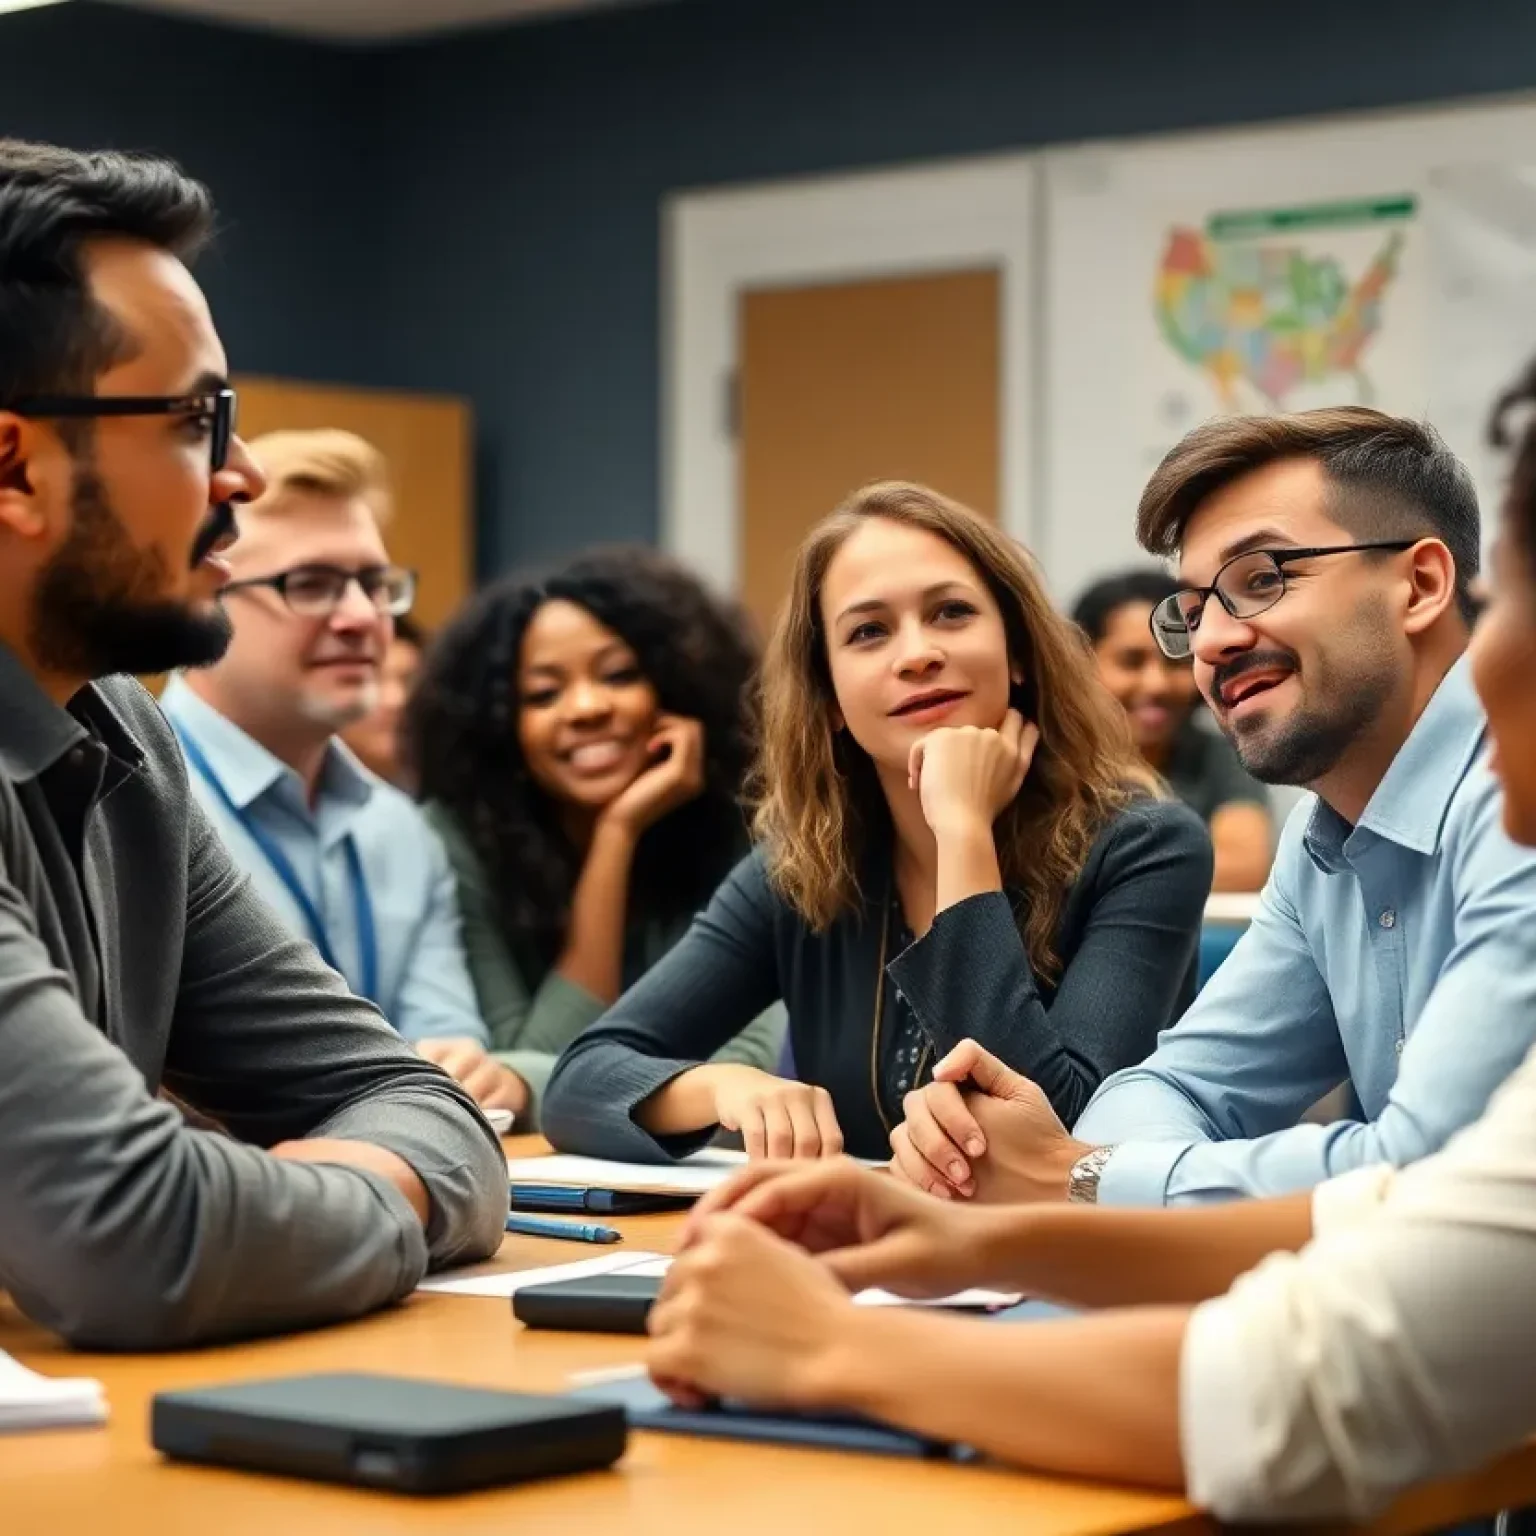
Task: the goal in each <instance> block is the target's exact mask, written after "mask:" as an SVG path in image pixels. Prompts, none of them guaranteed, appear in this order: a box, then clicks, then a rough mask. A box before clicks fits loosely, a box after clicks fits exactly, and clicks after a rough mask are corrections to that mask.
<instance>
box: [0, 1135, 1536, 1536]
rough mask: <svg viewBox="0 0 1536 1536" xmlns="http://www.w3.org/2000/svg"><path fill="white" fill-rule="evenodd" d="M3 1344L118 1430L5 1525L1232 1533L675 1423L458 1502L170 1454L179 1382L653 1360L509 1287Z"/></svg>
mask: <svg viewBox="0 0 1536 1536" xmlns="http://www.w3.org/2000/svg"><path fill="white" fill-rule="evenodd" d="M507 1146H508V1151H509V1153H512V1154H513V1155H519V1156H528V1155H531V1154H532V1153H534V1152H537V1151H539V1150H542V1143H539V1142H536V1141H534V1140H532V1139H531V1138H517V1139H512V1140H509V1141H508V1143H507ZM679 1224H680V1223H679V1218H677V1217H665V1216H656V1217H644V1218H638V1219H631V1220H628V1221H624V1222H622V1223H620V1225H622V1226H623V1228H624V1231H625V1237H626V1241H627V1242H628V1243H629V1244H630V1245H631V1246H632V1247H633V1248H635V1249H636V1250H642V1249H652V1250H659V1251H669V1250H670V1249H671V1248H672V1246H673V1244H674V1242H675V1239H676V1235H677V1232H678V1228H679ZM583 1256H584V1254H583V1250H582V1249H581V1248H580V1247H579V1246H578V1245H576V1244H572V1243H565V1242H558V1241H551V1240H536V1239H530V1238H523V1237H508V1238H507V1239H506V1241H505V1242H504V1244H503V1245H502V1249H501V1252H500V1254H499V1255H498V1257H497V1258H496V1259H495V1260H493V1261H492V1267H497V1268H502V1269H511V1270H516V1269H526V1268H531V1267H535V1266H539V1265H546V1264H560V1263H569V1262H571V1261H572V1260H573V1259H577V1258H581V1257H583ZM999 1326H1006V1325H999ZM1015 1326H1028V1325H1022V1324H1021V1325H1015ZM0 1349H5V1350H8V1351H9V1352H10V1353H12V1354H13V1355H15V1356H17V1357H18V1358H19V1359H20V1360H22V1361H23V1363H25V1364H27V1365H30V1366H32V1367H33V1368H34V1369H36V1370H39V1371H42V1372H44V1373H46V1374H48V1375H52V1376H81V1375H84V1376H94V1377H97V1378H99V1379H100V1380H101V1381H102V1382H104V1383H105V1386H106V1392H107V1399H108V1402H109V1404H110V1408H111V1422H110V1423H109V1425H108V1426H107V1427H106V1428H104V1429H83V1430H56V1431H47V1432H39V1433H26V1434H19V1435H14V1436H10V1437H5V1436H0V1531H3V1532H5V1536H33V1533H42V1536H66V1533H74V1532H76V1531H80V1532H86V1531H90V1532H101V1533H111V1536H148V1533H155V1536H179V1533H183V1532H186V1533H193V1532H195V1533H197V1536H214V1533H216V1536H274V1533H280V1536H309V1533H315V1536H320V1533H323V1536H364V1533H366V1536H390V1533H394V1532H415V1531H433V1532H447V1531H451V1532H456V1533H457V1532H465V1533H469V1532H485V1533H487V1536H489V1533H492V1532H495V1533H498V1536H503V1533H507V1532H516V1533H518V1536H539V1533H544V1532H559V1533H562V1536H569V1533H571V1532H574V1531H582V1532H614V1533H620V1532H622V1533H625V1536H646V1533H655V1536H693V1533H703V1532H709V1533H711V1536H757V1533H763V1536H785V1533H786V1532H795V1533H806V1536H810V1533H814V1532H818V1531H823V1530H826V1531H832V1530H836V1531H846V1530H848V1529H850V1528H852V1527H862V1528H863V1529H866V1530H869V1531H879V1532H882V1533H884V1532H906V1531H929V1532H946V1533H948V1532H955V1533H965V1536H969V1533H972V1532H977V1533H981V1532H992V1531H1006V1532H1009V1533H1028V1536H1098V1533H1122V1532H1123V1533H1133V1532H1134V1533H1139V1532H1157V1533H1163V1536H1174V1533H1185V1532H1191V1533H1192V1532H1197V1531H1198V1532H1205V1531H1210V1530H1212V1529H1213V1526H1212V1523H1211V1522H1210V1521H1209V1520H1207V1519H1206V1518H1205V1517H1204V1516H1203V1515H1201V1514H1199V1513H1198V1512H1197V1511H1196V1510H1195V1509H1193V1508H1192V1507H1191V1506H1190V1505H1189V1504H1188V1503H1186V1502H1185V1501H1184V1500H1183V1499H1181V1498H1177V1497H1173V1496H1170V1495H1168V1494H1159V1493H1147V1492H1142V1491H1138V1490H1135V1489H1125V1488H1116V1487H1110V1486H1107V1485H1099V1484H1092V1483H1079V1482H1072V1481H1068V1480H1066V1479H1061V1478H1051V1477H1036V1476H1031V1475H1029V1474H1026V1473H1019V1472H1011V1471H1005V1470H1002V1469H992V1468H978V1467H954V1466H947V1465H939V1464H928V1463H919V1462H911V1461H904V1460H899V1459H888V1458H883V1457H862V1456H857V1455H851V1454H848V1455H844V1454H842V1453H837V1452H828V1451H813V1450H796V1449H790V1448H785V1447H771V1446H750V1445H743V1444H733V1443H729V1442H724V1441H703V1440H686V1439H682V1438H679V1437H672V1436H665V1435H647V1434H641V1435H636V1436H632V1438H631V1442H630V1449H629V1452H628V1454H627V1455H626V1456H625V1458H624V1460H623V1461H622V1462H621V1463H620V1464H619V1467H618V1468H617V1470H615V1471H612V1472H604V1473H592V1474H587V1475H584V1476H581V1477H573V1478H565V1479H558V1480H555V1481H551V1482H545V1483H533V1484H528V1485H526V1486H523V1487H513V1488H508V1489H504V1490H498V1491H492V1492H488V1493H479V1494H470V1495H466V1496H462V1497H455V1498H450V1499H443V1500H426V1499H412V1498H407V1497H401V1496H398V1495H388V1494H381V1493H374V1492H367V1491H361V1490H353V1489H346V1488H330V1487H326V1486H323V1485H320V1484H308V1483H302V1482H294V1481H286V1480H281V1479H276V1478H265V1477H255V1476H249V1475H246V1474H241V1473H235V1472H223V1471H212V1470H207V1469H203V1468H196V1467H186V1466H176V1465H171V1464H168V1463H164V1462H162V1461H161V1460H160V1458H159V1457H158V1456H157V1455H156V1454H155V1452H154V1451H152V1450H151V1449H150V1445H149V1435H148V1416H149V1399H150V1397H151V1395H152V1394H153V1393H155V1392H156V1391H159V1390H161V1389H164V1388H169V1387H189V1386H197V1385H205V1384H209V1383H214V1382H219V1381H226V1380H236V1379H241V1378H247V1377H261V1376H280V1375H287V1374H293V1373H299V1372H308V1371H338V1370H340V1371H346V1370H368V1371H384V1372H391V1373H394V1374H398V1375H404V1376H420V1377H431V1378H437V1379H441V1380H445V1381H453V1382H460V1383H464V1384H467V1385H480V1386H491V1387H507V1388H522V1389H527V1390H533V1391H558V1390H561V1389H563V1388H564V1387H565V1386H566V1385H567V1384H568V1379H569V1377H570V1375H571V1373H572V1372H573V1371H581V1370H587V1369H593V1368H597V1367H605V1366H614V1365H622V1364H625V1363H627V1362H630V1361H635V1360H638V1359H639V1358H640V1357H641V1354H642V1351H643V1349H644V1341H643V1340H640V1339H634V1338H620V1337H599V1336H586V1335H572V1334H559V1333H547V1334H546V1333H538V1332H526V1331H525V1330H524V1329H523V1328H522V1327H521V1326H520V1325H519V1324H517V1323H516V1322H515V1321H514V1320H513V1318H512V1316H511V1312H510V1308H509V1305H508V1303H507V1301H506V1300H505V1299H500V1298H491V1297H472V1296H452V1295H433V1294H418V1295H415V1296H412V1297H411V1298H410V1299H409V1300H408V1301H407V1302H406V1303H405V1304H404V1305H403V1306H401V1307H398V1308H396V1309H394V1310H393V1311H390V1312H387V1313H383V1314H380V1315H378V1316H375V1317H371V1318H367V1319H365V1320H363V1321H361V1322H357V1323H350V1324H346V1325H343V1326H340V1327H335V1328H328V1329H323V1330H320V1331H318V1332H314V1333H309V1334H304V1335H301V1336H298V1337H290V1338H284V1339H274V1340H268V1341H265V1342H260V1343H254V1344H241V1345H237V1346H234V1347H232V1348H225V1349H210V1350H200V1351H197V1352H194V1353H188V1354H177V1355H157V1356H112V1355H79V1354H73V1353H71V1352H70V1351H68V1350H66V1349H64V1348H63V1347H62V1346H61V1345H59V1344H58V1342H57V1341H56V1340H54V1339H53V1338H52V1337H50V1336H49V1335H48V1334H46V1333H44V1332H43V1331H42V1330H41V1329H38V1328H35V1327H33V1326H32V1325H31V1324H29V1323H27V1322H25V1321H24V1320H23V1319H22V1318H21V1317H20V1316H19V1315H18V1314H17V1313H16V1311H15V1310H14V1309H13V1308H12V1307H11V1306H10V1304H9V1302H8V1301H6V1300H4V1299H3V1297H0ZM1524 1503H1536V1446H1532V1447H1527V1448H1526V1449H1523V1450H1521V1451H1519V1452H1517V1453H1515V1454H1513V1455H1511V1456H1509V1457H1506V1458H1505V1459H1504V1460H1503V1461H1501V1462H1500V1463H1498V1464H1497V1465H1496V1466H1495V1467H1493V1468H1491V1469H1489V1470H1488V1471H1486V1472H1483V1473H1481V1474H1479V1475H1478V1476H1477V1477H1474V1478H1468V1479H1461V1480H1457V1481H1454V1482H1450V1483H1445V1484H1439V1485H1436V1486H1435V1487H1433V1488H1430V1489H1427V1490H1424V1491H1421V1492H1419V1493H1416V1494H1414V1495H1413V1496H1412V1497H1411V1498H1409V1499H1408V1500H1406V1501H1404V1503H1403V1504H1402V1505H1401V1506H1400V1507H1399V1508H1398V1509H1397V1510H1395V1511H1393V1512H1392V1514H1391V1516H1389V1517H1388V1519H1387V1520H1385V1521H1383V1522H1380V1523H1378V1525H1377V1526H1376V1527H1375V1528H1374V1529H1375V1530H1377V1531H1378V1532H1380V1533H1382V1536H1387V1533H1396V1532H1406V1531H1412V1530H1424V1529H1430V1528H1433V1527H1436V1526H1440V1525H1447V1524H1451V1523H1454V1522H1456V1521H1458V1520H1462V1519H1467V1518H1470V1517H1473V1516H1475V1515H1480V1514H1484V1513H1488V1512H1491V1511H1494V1510H1497V1509H1500V1508H1503V1507H1508V1506H1511V1505H1520V1504H1524Z"/></svg>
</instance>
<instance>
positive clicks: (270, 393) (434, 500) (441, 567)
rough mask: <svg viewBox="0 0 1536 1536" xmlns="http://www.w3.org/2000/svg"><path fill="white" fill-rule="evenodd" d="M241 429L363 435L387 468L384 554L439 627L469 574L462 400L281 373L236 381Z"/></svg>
mask: <svg viewBox="0 0 1536 1536" xmlns="http://www.w3.org/2000/svg"><path fill="white" fill-rule="evenodd" d="M235 383H236V386H237V388H238V389H239V391H240V433H241V436H243V437H245V438H247V439H249V438H252V437H259V436H260V435H261V434H262V433H264V432H273V431H277V430H279V429H282V428H289V427H298V428H305V429H312V428H316V427H341V428H344V429H345V430H346V431H349V432H356V433H357V434H358V436H359V437H363V438H366V439H367V440H368V441H369V442H370V443H372V444H373V446H374V447H375V448H377V449H378V450H379V452H380V453H382V454H383V455H384V458H385V459H386V461H387V462H388V464H389V477H390V484H391V488H392V490H393V493H394V497H393V499H394V517H393V518H392V519H391V521H390V523H389V526H388V527H387V528H386V529H385V530H384V537H385V542H386V543H387V544H388V546H389V553H390V557H391V558H392V559H394V560H396V561H398V562H399V563H400V564H401V565H408V566H411V567H413V568H414V569H415V570H416V572H417V573H418V575H419V578H420V580H419V583H418V586H417V595H416V607H415V610H414V612H415V615H416V617H417V618H418V619H419V620H420V621H421V622H422V623H423V624H425V625H426V626H427V627H428V628H429V629H430V628H432V627H434V626H435V625H438V624H440V623H442V621H443V620H444V619H446V618H447V617H448V616H449V614H451V613H452V612H453V610H454V609H455V608H456V607H458V605H459V603H460V602H461V601H463V599H464V597H465V595H466V594H467V593H468V591H469V589H470V586H471V582H472V579H473V562H474V554H473V551H474V511H473V506H472V500H473V488H472V487H473V468H472V459H471V455H472V453H473V445H472V440H471V439H472V426H471V415H470V409H469V406H468V405H467V404H466V403H465V402H464V401H462V400H457V399H453V398H451V397H449V396H445V395H416V394H404V393H400V392H397V391H395V390H383V389H354V388H347V387H340V386H337V385H331V384H306V383H299V382H295V381H293V380H287V379H258V378H240V379H237V380H236V381H235Z"/></svg>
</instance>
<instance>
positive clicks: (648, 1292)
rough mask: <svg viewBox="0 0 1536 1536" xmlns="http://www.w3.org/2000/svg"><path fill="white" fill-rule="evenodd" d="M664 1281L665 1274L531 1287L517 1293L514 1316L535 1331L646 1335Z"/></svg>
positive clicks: (594, 1277) (595, 1278) (593, 1277)
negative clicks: (651, 1313) (648, 1317)
mask: <svg viewBox="0 0 1536 1536" xmlns="http://www.w3.org/2000/svg"><path fill="white" fill-rule="evenodd" d="M661 1282H662V1276H660V1275H626V1274H617V1275H590V1276H588V1277H587V1278H586V1279H585V1280H556V1281H554V1282H552V1283H551V1284H549V1285H528V1286H524V1287H523V1288H522V1289H521V1290H517V1291H514V1292H513V1293H512V1315H513V1316H514V1317H515V1318H517V1320H518V1321H519V1322H520V1323H524V1324H526V1325H527V1326H528V1327H529V1328H564V1329H569V1330H573V1331H575V1332H577V1333H644V1332H645V1319H646V1315H647V1314H648V1313H649V1312H650V1310H651V1303H652V1302H654V1301H655V1300H656V1297H657V1295H658V1294H659V1293H660V1291H661Z"/></svg>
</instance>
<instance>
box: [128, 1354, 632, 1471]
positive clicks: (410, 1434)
mask: <svg viewBox="0 0 1536 1536" xmlns="http://www.w3.org/2000/svg"><path fill="white" fill-rule="evenodd" d="M150 1439H151V1441H152V1443H153V1445H154V1447H155V1449H156V1450H157V1451H161V1452H163V1453H164V1454H165V1455H167V1456H171V1457H175V1458H177V1459H179V1460H183V1461H196V1462H204V1463H208V1464H211V1465H214V1466H223V1467H237V1468H241V1469H243V1470H245V1471H249V1472H275V1473H279V1474H284V1475H287V1476H290V1477H306V1478H314V1479H319V1480H321V1481H324V1482H334V1483H356V1484H360V1485H363V1486H366V1487H370V1488H385V1489H394V1490H398V1491H399V1492H402V1493H457V1492H462V1491H465V1490H467V1489H471V1488H487V1487H492V1486H494V1485H496V1484H500V1483H514V1482H522V1481H525V1480H527V1479H531V1478H539V1477H556V1476H559V1475H561V1474H562V1473H567V1472H586V1471H590V1470H592V1469H594V1468H598V1467H608V1466H612V1465H613V1463H614V1462H615V1461H617V1460H618V1459H619V1457H620V1456H621V1455H623V1453H624V1443H625V1427H624V1412H623V1409H622V1408H618V1407H610V1406H606V1405H601V1404H596V1403H584V1402H581V1401H579V1400H573V1399H571V1398H566V1397H531V1396H528V1395H526V1394H524V1393H521V1392H493V1391H488V1390H485V1389H483V1388H478V1387H454V1386H448V1385H445V1384H444V1383H441V1382H433V1381H413V1380H409V1379H407V1378H404V1377H399V1376H374V1375H366V1374H361V1373H360V1374H356V1375H335V1376H286V1377H281V1378H278V1379H276V1380H271V1381H247V1382H236V1383H232V1384H230V1385H228V1386H218V1387H205V1388H202V1389H200V1390H195V1391H186V1392H161V1393H159V1394H157V1395H156V1397H155V1398H154V1400H153V1403H152V1405H151V1411H150Z"/></svg>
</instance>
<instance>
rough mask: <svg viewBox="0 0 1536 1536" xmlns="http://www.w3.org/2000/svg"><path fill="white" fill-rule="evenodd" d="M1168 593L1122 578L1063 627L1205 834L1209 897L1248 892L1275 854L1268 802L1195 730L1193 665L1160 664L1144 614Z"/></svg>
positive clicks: (1218, 741)
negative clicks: (1083, 645)
mask: <svg viewBox="0 0 1536 1536" xmlns="http://www.w3.org/2000/svg"><path fill="white" fill-rule="evenodd" d="M1176 591H1178V583H1177V582H1176V581H1175V580H1174V579H1173V578H1172V577H1171V576H1168V575H1165V574H1164V573H1163V572H1161V571H1157V570H1146V569H1143V570H1136V571H1126V572H1123V573H1122V574H1120V575H1116V576H1108V577H1105V578H1104V579H1103V580H1102V581H1097V582H1095V583H1094V584H1093V585H1092V586H1091V587H1089V588H1088V590H1087V591H1086V592H1084V593H1083V595H1082V596H1081V597H1080V598H1078V600H1077V603H1076V606H1075V607H1074V608H1073V610H1072V619H1073V622H1074V623H1076V624H1077V626H1078V628H1079V629H1081V630H1082V631H1083V633H1084V634H1085V635H1087V637H1088V642H1089V644H1090V645H1091V646H1092V647H1093V655H1094V660H1095V661H1096V662H1097V663H1098V667H1099V676H1100V677H1101V678H1103V680H1104V685H1105V686H1106V687H1107V688H1108V689H1109V691H1110V692H1111V693H1112V694H1114V696H1115V698H1116V699H1118V700H1119V702H1120V704H1121V705H1122V706H1123V708H1124V709H1125V713H1126V717H1127V718H1128V719H1129V720H1130V723H1131V735H1132V737H1133V738H1134V740H1135V742H1136V746H1137V748H1138V749H1139V750H1140V752H1141V755H1142V756H1143V757H1144V758H1145V759H1146V761H1147V764H1148V766H1149V767H1151V768H1152V769H1153V770H1154V771H1155V772H1157V773H1159V774H1161V775H1162V777H1163V778H1164V779H1165V780H1166V781H1167V783H1168V786H1169V788H1170V789H1172V790H1173V792H1174V794H1176V795H1177V796H1178V797H1179V799H1180V800H1182V801H1183V802H1184V803H1185V805H1187V806H1189V808H1190V809H1191V810H1192V811H1194V812H1195V813H1196V815H1198V816H1199V817H1200V818H1201V820H1202V821H1204V822H1205V824H1206V825H1207V826H1208V827H1209V828H1210V830H1211V843H1212V845H1213V846H1214V848H1215V851H1216V874H1215V878H1214V880H1213V882H1212V889H1213V890H1217V891H1256V890H1258V889H1259V887H1260V886H1262V885H1263V884H1264V881H1265V879H1266V878H1267V876H1268V874H1269V865H1270V860H1271V858H1272V856H1273V852H1274V825H1273V821H1272V818H1271V815H1270V805H1269V794H1268V791H1267V790H1266V789H1265V788H1264V786H1263V785H1262V784H1260V783H1259V781H1258V780H1257V779H1254V778H1252V777H1250V776H1249V774H1248V773H1246V772H1245V771H1244V769H1243V765H1242V763H1241V761H1240V760H1239V759H1238V755H1237V752H1236V750H1235V749H1234V748H1233V747H1232V744H1231V743H1230V742H1228V741H1227V740H1226V738H1225V737H1223V736H1222V735H1220V733H1219V732H1217V731H1215V730H1208V729H1206V728H1205V727H1204V726H1203V725H1202V723H1201V721H1200V718H1199V717H1200V715H1201V713H1202V712H1203V711H1202V709H1201V704H1200V693H1199V690H1198V689H1197V688H1196V686H1195V674H1194V667H1193V666H1192V664H1191V663H1190V662H1189V660H1188V659H1185V660H1182V661H1177V660H1174V659H1172V658H1171V657H1168V656H1165V655H1164V654H1163V652H1162V649H1161V648H1160V647H1159V646H1158V644H1157V642H1156V640H1154V639H1153V636H1152V610H1153V609H1154V608H1155V607H1156V606H1157V605H1158V604H1159V603H1161V602H1164V601H1166V600H1167V599H1168V598H1170V597H1172V596H1173V594H1174V593H1175V592H1176Z"/></svg>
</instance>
